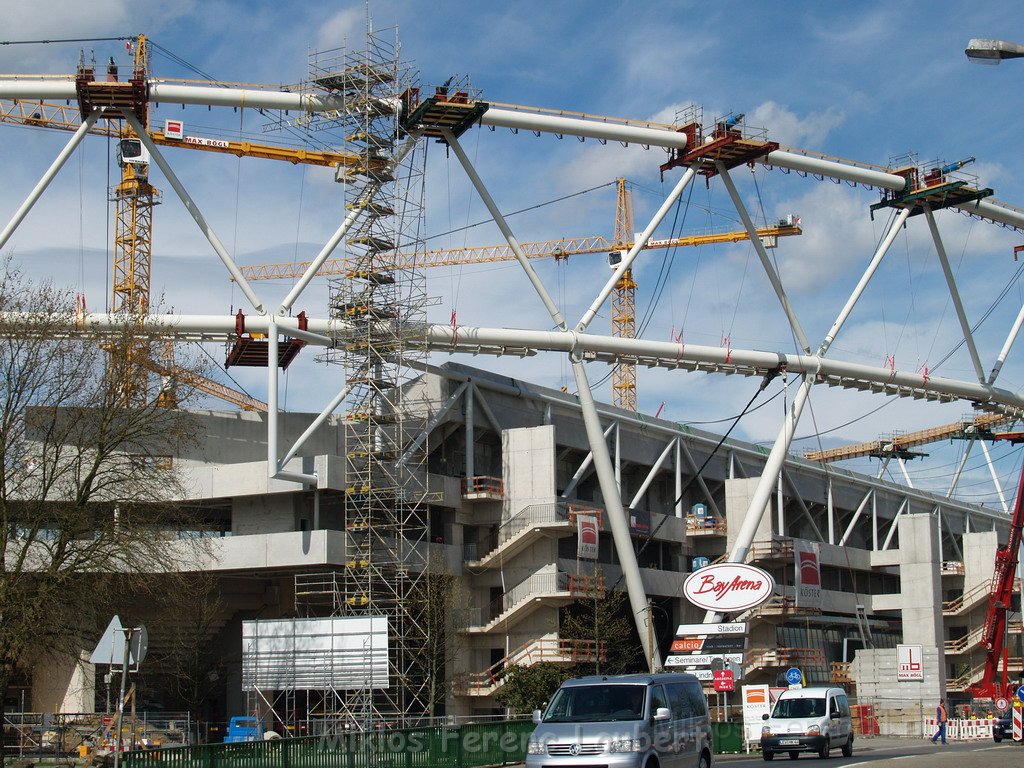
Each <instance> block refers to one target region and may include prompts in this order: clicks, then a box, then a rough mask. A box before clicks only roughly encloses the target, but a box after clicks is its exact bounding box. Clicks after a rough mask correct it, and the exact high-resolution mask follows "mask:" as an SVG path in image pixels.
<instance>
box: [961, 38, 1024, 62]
mask: <svg viewBox="0 0 1024 768" xmlns="http://www.w3.org/2000/svg"><path fill="white" fill-rule="evenodd" d="M964 53H966V54H967V58H968V59H970V60H971V61H972V62H974V63H975V64H998V63H999V62H1000V61H1002V60H1003V59H1019V58H1021V57H1024V45H1021V44H1019V43H1011V42H1009V41H1007V40H990V39H988V38H980V37H976V38H974V39H972V40H971V41H970V42H968V43H967V48H966V49H965V50H964Z"/></svg>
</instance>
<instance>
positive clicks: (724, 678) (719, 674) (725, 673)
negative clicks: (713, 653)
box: [711, 669, 736, 691]
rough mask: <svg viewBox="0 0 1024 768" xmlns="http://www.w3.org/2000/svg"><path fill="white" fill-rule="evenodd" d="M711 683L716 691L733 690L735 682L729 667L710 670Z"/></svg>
mask: <svg viewBox="0 0 1024 768" xmlns="http://www.w3.org/2000/svg"><path fill="white" fill-rule="evenodd" d="M711 681H712V684H713V685H714V686H715V690H716V691H733V690H735V689H736V683H735V681H734V679H733V676H732V670H731V669H716V670H714V671H713V672H712V678H711Z"/></svg>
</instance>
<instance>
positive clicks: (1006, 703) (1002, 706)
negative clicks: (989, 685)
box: [996, 696, 1010, 712]
mask: <svg viewBox="0 0 1024 768" xmlns="http://www.w3.org/2000/svg"><path fill="white" fill-rule="evenodd" d="M1009 708H1010V700H1009V699H1006V698H1004V697H1002V696H1000V697H999V698H998V699H996V709H998V710H999V711H1000V712H1005V711H1006V710H1008V709H1009Z"/></svg>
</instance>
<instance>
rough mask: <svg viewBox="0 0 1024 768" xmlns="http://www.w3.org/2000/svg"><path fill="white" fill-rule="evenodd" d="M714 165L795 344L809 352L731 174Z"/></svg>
mask: <svg viewBox="0 0 1024 768" xmlns="http://www.w3.org/2000/svg"><path fill="white" fill-rule="evenodd" d="M715 166H716V167H717V168H718V175H719V176H721V177H722V183H723V184H724V185H725V188H726V189H727V190H728V191H729V197H730V198H731V199H732V204H733V207H735V208H736V213H738V214H739V217H740V221H742V222H743V226H744V228H745V229H746V230H747V236H748V237H749V238H750V244H751V245H753V246H754V250H755V251H756V252H757V258H758V259H760V261H761V267H762V268H763V269H764V273H765V275H767V276H768V282H769V283H771V286H772V288H773V289H774V290H775V295H776V297H777V298H778V300H779V306H781V307H782V311H783V312H785V314H786V319H788V320H789V327H790V328H791V329H792V331H793V335H794V336H795V337H796V342H797V344H799V345H800V349H802V350H804V352H810V351H811V344H810V342H809V341H807V335H806V334H805V333H804V329H803V326H802V325H801V324H800V320H799V318H797V316H796V310H795V309H793V305H792V304H790V303H789V296H787V295H786V289H785V288H784V287H783V285H782V279H781V278H780V277H779V274H778V272H776V271H775V267H774V265H773V264H772V260H771V259H769V258H768V252H767V251H766V250H765V248H764V243H763V242H762V241H761V238H760V237H758V236H757V227H755V226H754V222H753V221H752V220H751V218H750V214H749V213H747V207H746V206H745V205H744V204H743V198H741V197H740V193H739V192H737V191H736V185H735V184H733V183H732V176H730V175H729V171H728V169H726V167H725V165H724V164H723V163H722V162H720V161H719V162H716V163H715Z"/></svg>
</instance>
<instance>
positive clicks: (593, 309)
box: [576, 163, 697, 333]
mask: <svg viewBox="0 0 1024 768" xmlns="http://www.w3.org/2000/svg"><path fill="white" fill-rule="evenodd" d="M696 174H697V164H696V163H694V164H693V165H691V166H690V167H689V168H687V169H686V172H685V173H684V174H683V175H682V176H681V177H680V179H679V181H677V182H676V185H675V187H673V189H672V191H671V192H670V193H669V195H668V197H666V198H665V202H663V203H662V204H661V207H660V208H658V211H657V212H656V213H655V214H654V217H653V218H652V219H651V221H650V223H649V224H648V225H647V228H646V229H644V231H643V232H641V233H640V237H638V238H637V239H636V242H635V243H633V247H632V248H630V249H629V253H627V254H626V256H625V257H624V258H623V259H622V261H621V262H620V263H619V265H618V266H617V267H616V268H615V271H614V272H612V276H611V277H610V278H609V279H608V281H607V282H606V283H605V284H604V288H602V289H601V292H600V293H598V294H597V298H595V299H594V302H593V303H592V304H591V305H590V308H589V309H588V310H587V311H586V313H584V315H583V317H581V318H580V321H579V322H578V323H577V324H576V330H577V331H579V332H580V333H582V332H583V331H585V330H587V326H589V325H590V323H591V322H593V320H594V318H595V317H596V316H597V313H598V312H599V311H600V309H601V307H603V306H604V303H605V301H607V300H608V296H609V295H610V294H611V292H612V291H613V290H615V286H616V285H618V284H619V280H621V279H622V276H623V275H624V274H626V270H627V269H629V268H630V267H632V266H633V262H634V261H635V260H636V257H637V254H638V253H640V251H642V250H643V249H644V247H645V246H646V245H647V241H648V240H650V239H651V235H653V234H654V230H656V229H657V228H658V226H659V225H660V224H661V222H662V221H663V220H664V219H665V216H667V215H668V212H669V211H670V210H672V206H673V205H675V204H676V201H677V200H679V196H680V195H682V194H683V190H685V189H686V187H687V186H688V185H689V184H690V182H691V181H693V177H694V176H695V175H696ZM630 234H631V233H630Z"/></svg>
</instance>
